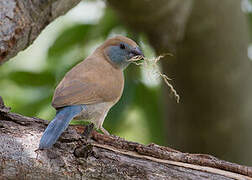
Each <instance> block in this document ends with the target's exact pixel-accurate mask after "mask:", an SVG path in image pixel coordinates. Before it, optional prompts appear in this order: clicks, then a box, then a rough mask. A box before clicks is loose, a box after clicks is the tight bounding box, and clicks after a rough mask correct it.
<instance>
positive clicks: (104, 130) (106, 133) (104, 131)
mask: <svg viewBox="0 0 252 180" xmlns="http://www.w3.org/2000/svg"><path fill="white" fill-rule="evenodd" d="M100 130H101V131H102V132H103V134H105V135H107V136H109V135H110V134H109V132H108V131H107V130H106V129H104V128H103V127H100Z"/></svg>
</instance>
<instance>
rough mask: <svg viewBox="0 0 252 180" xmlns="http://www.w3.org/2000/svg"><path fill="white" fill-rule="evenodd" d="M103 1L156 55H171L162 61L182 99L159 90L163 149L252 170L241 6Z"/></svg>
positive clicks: (250, 81) (233, 2) (231, 2)
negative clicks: (213, 157) (202, 155)
mask: <svg viewBox="0 0 252 180" xmlns="http://www.w3.org/2000/svg"><path fill="white" fill-rule="evenodd" d="M108 1H109V3H110V4H111V6H112V7H113V8H114V9H115V10H116V12H118V14H119V15H120V17H121V18H122V19H123V21H125V22H126V23H127V24H128V25H129V26H130V27H131V28H132V29H133V30H135V31H138V32H144V33H146V34H147V36H148V38H149V40H150V42H151V44H152V45H153V47H154V48H155V50H156V52H157V53H158V54H161V53H164V52H173V53H174V56H173V58H171V59H170V61H165V60H164V61H162V62H163V68H164V70H165V73H166V74H167V75H168V76H169V77H170V78H172V79H173V81H172V84H174V86H175V88H176V90H177V91H178V93H179V94H180V96H181V102H180V103H179V104H176V103H175V101H173V100H171V99H170V98H169V97H168V93H169V92H168V90H167V89H166V88H164V92H165V95H166V97H167V98H166V107H165V112H166V122H167V125H166V128H167V130H166V132H167V139H168V143H169V144H170V145H171V146H172V147H176V148H179V149H182V150H183V151H186V152H201V153H213V154H215V155H217V156H218V157H221V158H224V159H227V160H232V161H236V162H240V163H246V164H252V154H251V152H252V144H251V127H252V123H251V117H252V109H251V107H252V105H251V102H252V95H251V92H252V74H251V72H252V71H251V67H252V66H251V62H249V60H248V58H247V47H248V41H249V32H248V25H247V21H246V20H247V19H246V15H245V14H243V13H242V12H241V7H240V2H241V1H237V0H223V1H217V0H211V1H209V0H200V1H189V0H180V1H178V0H175V1H165V0H163V1H162V0H158V1H155V3H153V2H152V1H148V2H147V1H145V0H138V1H134V0H131V1H123V2H121V1H120V2H119V1H117V0H108ZM169 7H170V8H169Z"/></svg>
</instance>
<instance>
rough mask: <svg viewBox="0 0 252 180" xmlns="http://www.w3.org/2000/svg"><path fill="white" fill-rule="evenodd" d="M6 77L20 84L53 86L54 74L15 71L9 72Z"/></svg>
mask: <svg viewBox="0 0 252 180" xmlns="http://www.w3.org/2000/svg"><path fill="white" fill-rule="evenodd" d="M8 78H9V79H10V80H12V81H14V82H15V83H16V84H18V85H20V86H53V85H54V83H55V78H54V75H53V74H52V73H50V72H41V73H34V72H28V71H16V72H11V73H10V74H9V75H8Z"/></svg>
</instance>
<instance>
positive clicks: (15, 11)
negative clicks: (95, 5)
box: [0, 0, 80, 64]
mask: <svg viewBox="0 0 252 180" xmlns="http://www.w3.org/2000/svg"><path fill="white" fill-rule="evenodd" d="M78 2H80V0H1V1H0V64H2V63H3V62H5V61H7V60H8V59H10V58H11V57H13V56H15V55H16V54H17V53H18V52H19V51H21V50H23V49H25V48H26V47H28V46H29V45H30V44H31V43H32V42H33V41H34V40H35V39H36V37H37V36H38V35H39V34H40V32H41V31H42V30H43V29H44V28H45V27H46V25H47V24H49V23H50V22H51V21H52V20H54V19H55V18H56V17H58V16H60V15H62V14H64V13H66V12H67V11H68V10H69V9H71V8H72V7H74V6H75V5H76V4H77V3H78Z"/></svg>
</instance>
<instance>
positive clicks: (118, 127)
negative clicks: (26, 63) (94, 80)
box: [0, 8, 165, 144]
mask: <svg viewBox="0 0 252 180" xmlns="http://www.w3.org/2000/svg"><path fill="white" fill-rule="evenodd" d="M118 31H119V32H123V33H126V34H127V35H128V36H131V37H132V38H134V39H135V40H136V41H138V42H139V39H140V37H139V36H136V37H135V36H134V37H133V36H132V33H130V31H129V30H128V29H126V28H125V27H124V26H123V25H122V24H121V23H120V21H119V20H118V19H117V18H116V15H115V14H114V13H113V11H112V10H111V9H109V8H105V11H104V14H103V16H102V17H101V18H100V20H99V22H98V23H96V24H85V23H84V24H80V23H74V24H72V25H69V26H67V27H66V28H64V29H63V30H62V31H61V32H60V33H59V34H58V35H57V37H56V39H55V41H54V42H53V44H52V45H51V46H50V47H49V49H48V51H47V55H46V60H45V62H44V64H43V66H41V68H40V69H39V70H38V71H28V70H26V71H25V70H22V69H19V68H12V66H11V63H9V62H8V63H5V64H4V65H2V66H1V67H0V77H1V78H0V87H1V88H0V96H2V97H3V98H4V100H5V103H6V104H7V105H8V106H10V107H12V111H14V112H17V113H20V114H24V115H27V116H37V117H40V118H44V119H50V120H51V119H52V118H53V116H54V114H55V110H54V109H53V108H52V107H51V106H50V103H51V99H52V95H53V91H54V89H55V87H56V85H57V83H58V82H59V81H60V80H61V79H62V77H63V76H64V74H65V73H66V72H67V71H68V70H69V69H71V68H72V67H73V66H74V65H76V64H77V63H78V62H80V61H82V60H83V59H84V58H85V57H86V56H88V54H89V53H91V52H92V49H90V48H92V47H94V46H96V45H97V44H99V43H101V42H103V41H104V40H105V39H106V38H107V37H108V36H109V35H110V34H111V33H112V34H113V33H114V32H118ZM139 43H140V42H139ZM144 44H148V43H147V42H146V41H145V42H144ZM147 49H148V48H147ZM149 49H150V48H149ZM145 53H146V54H148V53H150V52H149V51H148V52H145ZM10 61H12V60H10ZM18 61H21V59H19V60H18ZM34 61H36V59H34ZM160 99H161V95H160V86H155V87H149V86H147V85H146V84H144V83H143V82H142V81H141V71H140V69H139V67H137V66H134V65H130V67H129V68H127V70H125V88H124V93H123V96H122V98H121V100H120V101H119V102H118V103H117V104H116V105H115V106H114V107H113V108H112V109H111V111H110V112H109V114H108V116H107V118H106V120H105V123H104V126H105V128H106V129H108V131H109V132H111V133H112V134H116V135H120V136H122V137H125V138H127V139H129V140H135V141H139V142H142V143H150V142H155V143H158V144H164V142H165V141H164V134H165V133H164V128H163V127H164V125H163V123H164V122H163V120H162V106H161V104H160ZM73 123H77V122H76V121H74V122H73ZM78 123H79V122H78Z"/></svg>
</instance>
